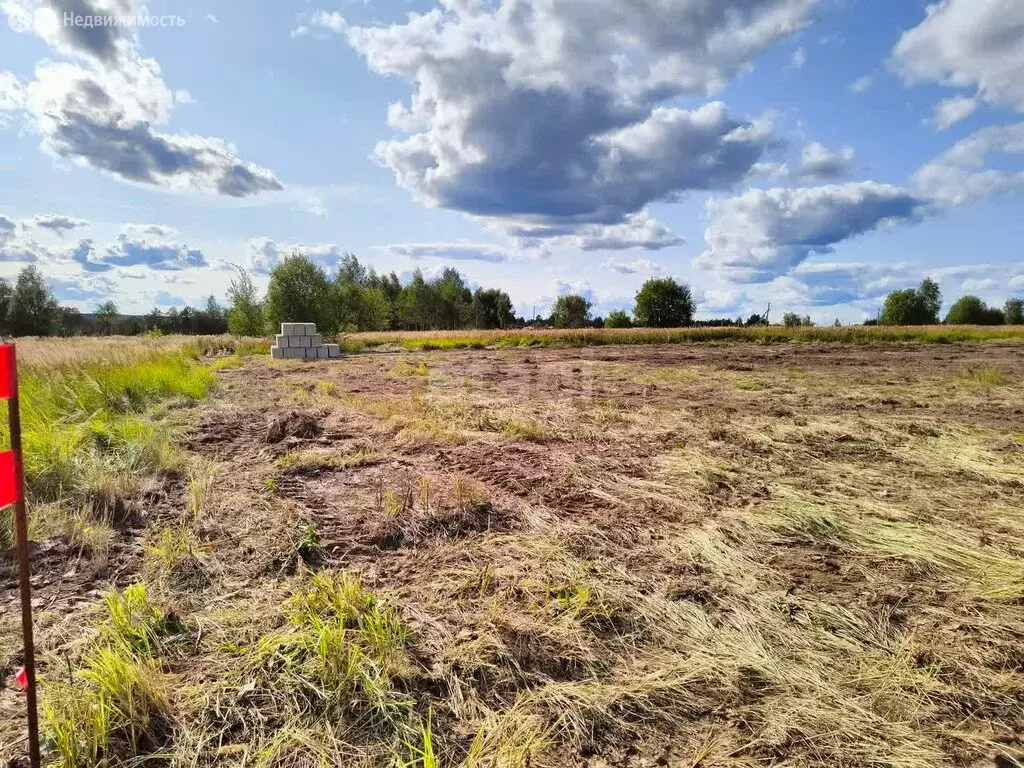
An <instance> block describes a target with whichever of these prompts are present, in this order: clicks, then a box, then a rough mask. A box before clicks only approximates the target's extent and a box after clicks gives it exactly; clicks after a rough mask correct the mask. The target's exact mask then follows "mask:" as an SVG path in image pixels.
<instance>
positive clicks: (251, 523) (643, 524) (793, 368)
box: [0, 343, 1024, 768]
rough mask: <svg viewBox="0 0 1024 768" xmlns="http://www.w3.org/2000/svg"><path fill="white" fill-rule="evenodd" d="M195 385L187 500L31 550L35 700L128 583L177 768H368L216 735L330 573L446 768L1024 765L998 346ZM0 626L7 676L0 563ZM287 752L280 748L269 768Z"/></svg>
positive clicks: (8, 598)
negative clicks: (386, 614)
mask: <svg viewBox="0 0 1024 768" xmlns="http://www.w3.org/2000/svg"><path fill="white" fill-rule="evenodd" d="M220 376H221V377H222V385H221V387H220V389H219V391H218V393H217V394H216V395H215V396H214V398H213V399H212V400H211V401H210V402H208V403H206V404H204V405H202V406H200V408H199V410H198V411H197V412H196V414H195V418H194V422H195V427H194V429H192V430H191V432H190V433H189V434H188V435H186V436H185V437H184V438H182V440H181V447H182V449H183V450H185V451H187V453H188V461H189V466H190V469H189V470H188V473H185V474H182V473H168V474H166V475H164V476H161V477H158V478H153V479H152V480H151V481H150V482H149V483H148V485H147V487H146V490H145V493H143V494H137V495H136V496H134V497H132V498H129V499H125V500H123V509H122V510H121V515H120V518H119V519H120V520H121V523H120V524H119V525H118V526H117V527H116V533H115V539H114V542H113V544H112V547H111V550H110V551H109V553H107V554H106V555H105V557H104V561H103V562H102V563H99V562H93V561H92V558H91V557H90V553H89V552H86V551H82V550H76V549H74V548H72V547H71V546H70V545H68V544H67V543H66V542H62V541H60V540H51V541H47V542H41V543H39V544H38V545H37V546H36V548H35V550H34V552H33V567H34V569H35V573H36V576H35V581H34V585H35V590H36V596H35V601H34V603H35V605H36V609H37V613H38V616H39V622H40V632H39V634H40V648H41V653H42V659H43V674H44V677H46V678H54V677H58V676H60V675H66V674H67V673H66V671H65V670H66V668H68V667H70V665H71V664H72V660H73V659H75V658H77V655H78V654H80V653H81V649H82V648H83V647H84V646H85V645H87V644H88V643H89V642H90V640H91V638H93V636H94V634H95V633H94V630H93V628H94V627H95V625H96V624H97V622H98V621H99V620H100V616H101V611H100V607H99V603H100V596H101V595H102V593H103V591H104V590H105V589H107V588H108V587H109V586H111V585H119V586H125V585H127V584H129V583H131V582H133V581H135V580H137V579H139V578H140V577H145V578H146V579H147V580H148V581H150V582H152V583H153V584H154V585H155V588H158V589H159V590H161V595H162V596H163V599H165V600H166V601H167V602H168V603H169V604H173V605H174V607H175V611H176V612H177V613H178V614H179V615H180V616H181V617H182V618H183V620H184V621H185V623H186V624H187V625H188V627H189V637H190V638H191V640H190V641H189V644H188V645H187V648H183V649H181V650H179V651H178V652H177V654H176V655H174V656H173V657H171V658H169V659H168V660H167V661H166V664H165V667H166V669H165V670H164V671H165V672H166V674H168V675H171V676H173V677H174V679H175V680H176V681H177V682H176V684H175V688H176V689H178V690H179V691H180V692H181V697H182V699H181V701H180V702H178V703H177V710H176V712H177V714H176V717H177V725H176V726H175V728H174V734H173V736H171V737H169V743H168V744H167V745H164V746H165V751H167V750H170V752H171V753H173V755H174V757H173V758H172V759H170V761H171V763H172V764H175V765H177V764H181V765H186V764H188V765H198V764H201V763H202V764H207V763H216V764H218V765H219V764H239V765H241V764H267V765H289V766H291V765H316V764H321V763H322V762H323V760H324V759H325V755H327V756H328V758H327V761H328V762H339V763H340V764H346V765H349V764H350V765H374V764H377V765H384V764H388V763H385V762H382V759H381V755H382V754H383V753H381V752H380V751H379V750H378V751H375V750H377V749H378V746H379V744H383V743H384V741H386V739H383V740H381V739H378V742H379V743H378V742H374V743H371V741H372V740H371V739H367V740H366V743H362V742H360V743H359V745H358V748H355V747H352V746H351V744H352V743H353V741H352V740H351V738H349V736H350V735H344V737H343V738H340V741H342V742H345V743H346V744H347V747H346V749H342V750H340V751H339V752H337V754H336V756H335V757H333V758H332V757H330V755H333V754H335V753H331V752H329V751H328V748H327V747H326V746H324V744H325V743H326V741H327V740H326V739H321V741H320V742H318V744H319V745H320V746H317V747H313V746H311V739H310V738H308V735H309V734H311V733H319V731H317V729H318V728H320V727H321V726H322V723H316V722H312V721H309V720H308V719H307V720H303V721H301V722H298V723H297V721H291V720H289V721H287V722H285V721H283V720H282V721H281V722H275V721H273V717H271V716H267V718H266V720H267V722H266V723H264V724H263V728H264V730H262V731H261V730H259V729H256V728H254V727H252V726H251V725H246V726H245V727H241V726H238V727H234V726H232V727H228V726H227V725H224V724H223V723H220V724H218V725H216V726H214V725H211V724H210V717H209V712H210V711H211V710H212V709H216V708H217V707H218V706H220V704H218V702H220V701H221V698H218V697H222V698H223V697H226V698H231V696H232V695H234V693H233V692H237V691H238V690H240V689H242V688H243V686H246V685H252V683H251V682H250V681H249V679H248V678H247V677H246V672H245V671H244V670H243V669H242V668H241V666H237V667H236V664H235V661H234V660H233V659H234V657H233V656H232V654H231V653H229V652H227V651H225V650H224V649H225V648H226V647H227V646H228V645H229V644H230V645H231V646H232V647H234V646H246V645H248V644H250V643H255V642H256V641H257V639H258V638H259V637H260V636H261V635H262V634H265V633H266V632H269V631H271V630H272V629H273V628H274V627H276V626H277V624H278V623H279V620H278V618H277V617H278V615H279V613H280V606H281V604H282V602H283V601H284V600H285V599H286V598H287V596H288V595H289V594H291V593H292V592H294V590H295V589H296V588H297V587H296V585H297V584H301V583H303V581H304V580H305V579H307V578H308V574H309V572H310V571H321V572H323V571H339V572H341V571H344V572H348V573H355V574H360V575H361V578H362V583H363V585H364V586H365V587H366V589H367V590H369V591H371V592H373V593H374V594H376V595H378V596H380V597H381V598H382V599H384V600H386V601H388V603H389V604H391V605H394V606H395V608H396V610H397V611H398V612H399V614H400V615H401V616H402V618H403V620H404V621H405V622H407V624H408V626H409V627H410V630H411V632H410V635H409V641H408V662H409V663H408V669H407V670H406V671H405V672H403V673H402V674H401V675H397V676H396V678H395V682H394V687H395V695H396V696H399V697H402V698H403V700H408V702H409V706H410V707H411V708H412V710H413V711H414V712H415V713H417V714H418V716H420V717H421V718H426V717H427V713H428V712H429V713H430V715H429V716H430V720H431V723H432V728H433V734H434V741H435V744H434V749H435V750H437V751H438V753H439V755H440V760H439V764H441V765H445V766H449V765H451V766H455V765H479V766H491V765H493V766H499V765H501V766H504V765H508V766H512V765H529V766H534V767H535V768H537V767H543V766H585V767H586V768H612V767H613V766H614V767H616V768H640V767H641V766H643V767H648V766H673V767H676V766H689V767H690V768H693V767H695V766H754V765H757V766H762V765H764V766H767V765H772V766H804V765H822V766H825V765H842V766H862V765H865V766H866V765H871V766H899V767H900V768H904V767H905V768H916V767H917V766H922V767H923V766H940V765H949V766H991V765H1000V766H1013V765H1024V762H1021V761H1024V757H1022V755H1024V752H1022V750H1024V743H1022V742H1024V348H1022V347H1021V345H1019V344H1009V343H1008V344H999V343H986V344H961V345H878V346H843V345H824V344H823V345H809V344H799V345H798V344H792V345H755V344H745V345H722V346H712V345H701V346H686V345H675V346H630V347H600V348H583V349H554V348H544V349H506V350H474V351H451V352H428V353H409V352H378V353H367V354H361V355H353V356H350V357H347V358H344V359H341V360H338V361H333V360H332V361H329V362H328V361H319V362H309V363H299V362H292V361H274V362H271V361H269V360H265V359H255V358H254V359H243V361H242V364H241V365H240V366H238V367H226V368H224V369H223V370H222V371H221V372H220ZM196 489H199V490H198V491H197V490H196ZM186 518H187V519H186ZM182 520H184V521H185V523H186V524H187V526H188V528H189V530H190V533H189V535H190V536H192V537H194V541H195V544H196V546H195V555H196V556H195V558H193V559H192V560H190V561H189V562H190V563H192V565H191V566H190V569H186V570H185V571H183V572H177V571H175V572H174V573H170V574H168V573H162V572H160V571H159V569H158V568H154V567H153V566H152V564H151V563H150V562H149V559H148V558H147V550H146V549H145V547H144V545H145V544H146V543H147V541H149V540H150V537H151V536H152V535H153V532H154V531H155V530H158V529H159V528H160V527H161V526H162V525H166V524H169V523H175V524H177V523H179V522H180V521H182ZM0 609H2V616H3V619H2V623H0V643H2V644H0V663H2V664H4V665H5V666H4V667H3V668H0V673H2V674H3V675H4V676H6V675H9V674H10V673H12V672H13V670H14V669H15V668H16V665H17V663H18V661H19V660H18V658H17V654H16V650H15V649H16V648H17V645H18V642H17V633H16V632H17V618H18V613H17V591H16V581H15V571H14V569H13V566H11V565H10V564H8V563H4V562H2V561H0ZM275 622H277V623H275ZM229 641H230V642H229ZM245 690H250V689H245ZM232 701H233V699H232ZM234 706H238V707H240V708H241V709H242V710H245V709H246V707H247V706H248V707H249V709H250V710H257V709H259V704H258V703H254V704H250V705H246V704H244V703H243V704H238V705H234ZM20 707H21V697H20V695H19V694H17V693H16V692H15V691H14V690H13V685H12V682H11V679H10V677H7V679H6V683H5V684H4V686H3V688H0V745H3V744H6V747H5V748H0V759H9V758H12V757H15V756H16V755H18V754H21V753H22V752H23V750H24V745H23V743H20V741H19V739H20V729H21V728H22V727H23V722H22V720H21V714H20ZM218 711H219V710H218ZM204 713H205V714H204ZM239 717H240V718H241V720H240V722H241V721H244V722H245V723H247V724H248V723H251V722H253V721H254V720H253V718H254V717H255V715H254V714H253V712H251V711H250V712H245V713H244V716H242V715H240V716H239ZM285 726H287V727H288V728H293V729H295V730H297V731H302V732H303V733H305V734H306V735H307V737H304V738H301V739H300V738H295V739H293V740H291V741H287V742H284V743H282V742H281V741H273V743H272V744H271V741H272V739H271V735H270V734H272V733H273V732H274V731H275V730H279V729H281V728H283V727H285ZM303 729H305V730H303ZM346 739H349V740H348V741H347V742H346ZM374 744H378V746H374ZM268 745H270V746H268ZM1015 761H1016V762H1015ZM164 762H167V760H165V761H164ZM408 764H413V763H408ZM423 764H424V765H426V764H427V763H426V762H425V761H423Z"/></svg>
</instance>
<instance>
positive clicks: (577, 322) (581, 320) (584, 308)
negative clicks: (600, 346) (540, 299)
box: [551, 293, 592, 328]
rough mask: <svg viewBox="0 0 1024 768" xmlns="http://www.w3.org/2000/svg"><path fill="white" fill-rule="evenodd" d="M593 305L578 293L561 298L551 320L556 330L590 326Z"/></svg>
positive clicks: (556, 304)
mask: <svg viewBox="0 0 1024 768" xmlns="http://www.w3.org/2000/svg"><path fill="white" fill-rule="evenodd" d="M591 306H592V305H591V303H590V302H589V301H587V300H586V299H585V298H583V297H582V296H580V295H579V294H578V293H570V294H567V295H565V296H559V297H558V299H557V300H556V301H555V308H554V310H552V312H551V319H552V320H553V322H554V326H555V328H582V327H583V326H585V325H589V324H590V308H591Z"/></svg>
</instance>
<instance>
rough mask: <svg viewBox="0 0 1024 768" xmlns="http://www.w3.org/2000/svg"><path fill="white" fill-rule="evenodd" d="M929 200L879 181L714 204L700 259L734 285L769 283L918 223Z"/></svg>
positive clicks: (778, 191)
mask: <svg viewBox="0 0 1024 768" xmlns="http://www.w3.org/2000/svg"><path fill="white" fill-rule="evenodd" d="M927 207H928V204H927V201H926V200H924V199H922V198H920V197H917V196H916V195H914V194H912V193H911V192H909V191H908V190H906V189H904V188H902V187H897V186H893V185H890V184H879V183H876V182H872V181H862V182H851V183H848V184H841V185H827V186H820V187H807V188H781V187H776V188H772V189H767V190H761V189H752V190H749V191H747V192H746V193H744V194H742V195H739V196H737V197H732V198H725V199H712V200H709V201H708V203H707V212H708V216H709V218H710V223H709V224H708V227H707V229H705V231H704V238H705V240H706V241H707V249H706V250H705V251H704V252H703V253H702V254H701V255H700V256H699V257H697V259H696V260H695V264H696V265H697V266H699V267H703V268H707V269H712V270H715V271H717V272H718V273H720V274H722V275H723V276H724V277H725V278H726V279H729V280H731V281H734V282H749V283H758V282H768V281H770V280H772V279H773V278H775V277H777V276H779V275H783V274H785V273H787V272H789V271H791V270H792V269H793V268H795V267H797V266H798V265H799V264H801V263H803V262H804V261H805V260H806V259H807V258H808V257H809V256H810V255H812V254H827V253H831V252H832V248H833V246H834V245H836V244H837V243H840V242H842V241H844V240H848V239H850V238H852V237H856V236H857V235H860V234H864V233H867V232H871V231H873V230H875V229H878V228H880V227H883V226H888V225H893V224H898V223H906V222H911V221H915V220H917V219H919V218H920V217H921V216H922V215H924V213H925V211H926V209H927Z"/></svg>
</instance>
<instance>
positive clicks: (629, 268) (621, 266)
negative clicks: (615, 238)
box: [603, 256, 661, 275]
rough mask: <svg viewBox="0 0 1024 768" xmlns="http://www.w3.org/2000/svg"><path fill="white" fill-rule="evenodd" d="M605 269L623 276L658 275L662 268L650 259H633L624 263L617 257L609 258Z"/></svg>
mask: <svg viewBox="0 0 1024 768" xmlns="http://www.w3.org/2000/svg"><path fill="white" fill-rule="evenodd" d="M603 266H604V268H605V269H610V270H612V271H613V272H619V273H620V274H623V275H634V274H636V273H638V272H648V273H658V272H661V267H660V266H659V265H658V264H655V263H654V262H653V261H651V260H650V259H643V258H641V259H633V260H632V261H622V260H620V259H618V258H616V257H615V256H612V257H611V258H609V259H608V260H607V261H606V262H605V263H604V264H603Z"/></svg>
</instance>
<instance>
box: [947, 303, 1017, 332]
mask: <svg viewBox="0 0 1024 768" xmlns="http://www.w3.org/2000/svg"><path fill="white" fill-rule="evenodd" d="M1003 322H1004V320H1003V311H1002V310H1001V309H998V308H996V307H989V306H988V305H987V304H986V303H985V302H984V301H982V300H981V299H979V298H978V297H977V296H963V297H961V298H959V299H957V300H956V301H955V302H954V303H953V306H952V307H950V308H949V312H948V313H947V314H946V323H948V324H949V325H1003Z"/></svg>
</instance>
